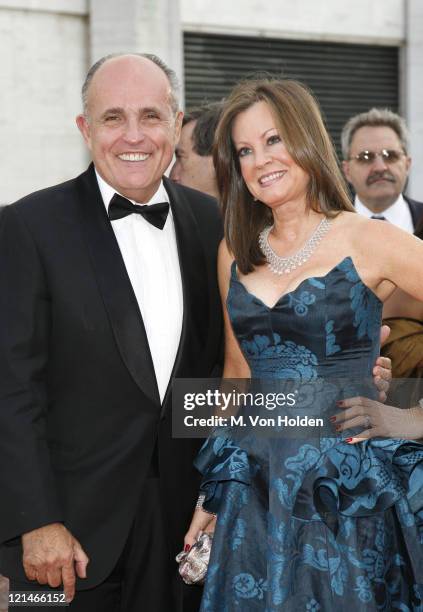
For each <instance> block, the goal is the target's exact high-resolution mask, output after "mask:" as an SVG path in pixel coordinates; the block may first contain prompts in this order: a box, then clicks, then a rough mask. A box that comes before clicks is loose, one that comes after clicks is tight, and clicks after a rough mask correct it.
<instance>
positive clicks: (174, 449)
mask: <svg viewBox="0 0 423 612" xmlns="http://www.w3.org/2000/svg"><path fill="white" fill-rule="evenodd" d="M164 184H165V188H166V190H167V192H168V194H169V196H170V202H171V207H172V212H173V216H174V221H175V230H176V237H177V245H178V252H179V263H180V267H181V276H182V283H183V299H184V314H183V327H182V334H181V340H180V346H179V350H178V354H177V357H176V361H175V365H174V370H173V377H192V378H196V377H199V378H201V377H208V376H210V375H211V373H212V370H213V367H214V366H215V364H216V362H217V361H218V358H219V351H220V345H221V307H220V300H219V294H218V287H217V281H216V252H217V246H218V243H219V241H220V239H221V234H222V228H221V220H220V215H219V212H218V209H217V205H216V202H215V200H214V199H213V198H210V197H208V196H206V195H204V194H201V193H200V192H198V191H194V190H192V189H187V188H184V187H181V186H178V185H176V184H174V183H172V182H171V181H169V180H166V179H164ZM158 299H160V296H158ZM168 308H169V317H171V316H172V304H169V305H168ZM0 326H1V331H0V340H1V343H0V466H1V468H0V492H1V493H0V498H1V501H0V542H1V543H3V546H2V547H1V549H0V550H1V552H0V572H2V573H4V574H5V575H8V576H12V577H15V578H22V577H23V576H24V574H23V570H22V561H21V547H20V537H19V536H20V535H21V534H22V533H25V532H27V531H30V530H32V529H35V528H38V527H41V526H43V525H46V524H48V523H52V522H57V521H59V522H63V523H64V524H65V525H66V527H67V528H68V529H69V530H70V531H71V532H72V534H73V535H74V536H75V537H76V538H77V539H78V540H79V541H80V542H81V544H82V546H83V548H84V550H85V551H86V552H87V554H88V556H89V557H90V564H89V566H88V578H87V579H86V580H83V581H80V582H79V583H78V587H79V588H82V589H85V588H89V587H92V586H94V585H96V584H98V583H99V582H101V581H102V580H103V579H104V578H106V577H107V575H108V574H109V572H110V571H111V570H112V569H113V567H114V564H115V563H116V561H117V559H118V557H119V555H120V553H121V551H122V548H123V545H124V542H125V540H126V538H127V536H128V532H129V529H130V526H131V523H132V520H133V517H134V514H135V511H136V507H137V504H138V502H139V497H140V491H141V488H142V484H143V481H144V479H145V477H146V474H147V472H148V469H149V466H150V462H151V457H152V453H153V449H154V446H155V444H156V442H157V448H158V456H159V465H160V486H161V492H162V503H163V505H164V509H165V512H167V524H168V529H169V541H170V544H171V547H172V549H173V552H174V553H175V554H176V552H177V550H178V549H180V548H181V546H182V544H183V535H184V532H185V531H186V529H187V526H188V524H189V520H190V518H191V516H192V511H193V505H194V501H195V498H196V495H197V493H198V475H197V473H196V472H195V470H194V468H193V466H192V461H193V458H194V456H195V454H196V452H197V450H198V441H195V440H192V441H191V440H180V439H172V435H171V392H170V389H168V391H167V394H166V397H165V400H164V403H163V406H162V407H161V405H160V400H159V394H158V389H157V383H156V379H155V373H154V369H153V364H152V360H151V355H150V351H149V347H148V342H147V338H146V333H145V330H144V325H143V321H142V317H141V314H140V311H139V308H138V304H137V301H136V298H135V295H134V292H133V290H132V286H131V284H130V281H129V277H128V275H127V272H126V269H125V266H124V263H123V259H122V256H121V254H120V250H119V247H118V244H117V241H116V239H115V235H114V232H113V229H112V227H111V224H110V222H109V219H108V217H107V214H106V210H105V207H104V204H103V201H102V198H101V195H100V191H99V189H98V185H97V181H96V178H95V174H94V169H93V166H92V165H91V166H90V168H89V169H88V170H87V172H85V173H84V174H82V175H81V176H79V177H77V178H76V179H74V180H71V181H69V182H66V183H63V184H61V185H58V186H55V187H51V188H49V189H45V190H43V191H39V192H37V193H34V194H31V195H30V196H28V197H26V198H24V199H22V200H20V201H19V202H17V203H16V204H13V205H11V206H8V207H6V209H4V210H3V211H2V214H1V216H0Z"/></svg>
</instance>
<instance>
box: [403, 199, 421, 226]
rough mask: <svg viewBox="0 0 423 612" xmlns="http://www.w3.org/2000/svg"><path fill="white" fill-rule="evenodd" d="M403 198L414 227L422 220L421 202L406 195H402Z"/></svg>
mask: <svg viewBox="0 0 423 612" xmlns="http://www.w3.org/2000/svg"><path fill="white" fill-rule="evenodd" d="M404 200H405V201H406V202H407V204H408V207H409V209H410V212H411V218H412V220H413V225H414V229H416V228H417V226H418V225H419V222H421V221H423V202H417V201H416V200H412V199H411V198H408V197H407V196H404Z"/></svg>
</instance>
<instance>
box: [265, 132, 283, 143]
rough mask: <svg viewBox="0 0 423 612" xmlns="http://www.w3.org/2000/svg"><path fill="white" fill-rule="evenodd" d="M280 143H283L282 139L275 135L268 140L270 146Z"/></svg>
mask: <svg viewBox="0 0 423 612" xmlns="http://www.w3.org/2000/svg"><path fill="white" fill-rule="evenodd" d="M278 142H281V139H280V137H279V136H278V134H273V136H269V138H268V139H267V144H269V145H273V144H277V143H278Z"/></svg>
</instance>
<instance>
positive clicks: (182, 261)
mask: <svg viewBox="0 0 423 612" xmlns="http://www.w3.org/2000/svg"><path fill="white" fill-rule="evenodd" d="M163 182H164V185H165V188H166V191H167V193H168V194H169V199H170V206H171V209H172V214H173V219H174V223H175V232H176V242H177V247H178V256H179V265H180V270H181V278H182V290H183V300H184V315H183V322H182V332H181V339H180V342H179V348H178V352H177V355H176V359H175V364H174V367H173V372H172V376H171V379H170V383H169V386H168V389H167V392H166V395H165V398H164V401H163V407H164V408H165V406H166V400H167V399H168V397H169V392H170V389H171V382H172V379H173V378H177V377H180V378H194V377H195V373H196V372H197V371H198V370H199V364H200V361H201V355H202V353H203V351H204V350H205V345H206V337H207V330H208V321H209V306H210V302H209V292H208V276H207V268H206V262H205V256H204V251H203V247H202V243H201V236H200V232H199V228H198V225H197V221H196V219H195V217H194V214H193V213H192V211H191V207H190V205H189V203H188V202H187V200H186V196H185V194H184V192H183V190H182V189H180V188H178V187H177V186H176V185H174V184H173V183H172V182H171V181H169V180H168V179H166V178H164V179H163ZM198 206H201V202H199V203H198ZM164 408H163V410H164Z"/></svg>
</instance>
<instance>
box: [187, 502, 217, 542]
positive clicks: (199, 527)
mask: <svg viewBox="0 0 423 612" xmlns="http://www.w3.org/2000/svg"><path fill="white" fill-rule="evenodd" d="M215 524H216V516H215V515H214V514H210V513H209V512H205V511H204V510H202V509H201V508H196V510H195V512H194V516H193V517H192V521H191V525H190V526H189V529H188V531H187V533H186V534H185V538H184V550H185V551H188V550H189V549H190V548H191V546H192V545H193V544H194V543H195V542H196V541H197V540H198V538H199V536H200V534H201V533H202V532H203V531H206V532H207V533H212V532H213V531H214V527H215Z"/></svg>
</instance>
